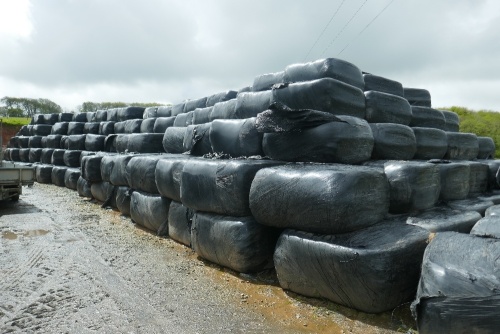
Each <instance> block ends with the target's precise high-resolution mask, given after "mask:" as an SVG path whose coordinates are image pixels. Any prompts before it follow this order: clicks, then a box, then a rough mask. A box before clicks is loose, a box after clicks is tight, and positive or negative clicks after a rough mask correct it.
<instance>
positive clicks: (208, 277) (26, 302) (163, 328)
mask: <svg viewBox="0 0 500 334" xmlns="http://www.w3.org/2000/svg"><path fill="white" fill-rule="evenodd" d="M407 313H408V312H407V307H404V308H403V309H402V310H398V311H396V312H393V313H391V314H382V315H367V314H363V313H359V312H356V311H353V310H350V309H347V308H343V307H339V306H336V305H334V304H331V303H326V302H321V301H318V300H314V299H307V298H303V297H300V296H297V295H295V294H290V293H285V292H284V291H282V290H281V289H280V288H279V287H278V286H277V282H276V279H275V277H274V276H273V274H272V273H267V274H261V275H260V276H259V277H251V276H247V275H239V274H237V273H233V272H231V271H229V270H225V269H224V268H220V267H218V266H215V265H212V264H210V263H207V262H204V261H202V260H201V259H199V258H197V256H196V254H194V253H193V251H192V250H190V249H189V248H187V247H184V246H182V245H179V244H177V243H175V242H174V241H172V240H170V239H163V238H158V237H156V236H154V235H152V234H151V233H149V232H147V231H144V230H141V229H139V228H137V227H136V226H135V225H134V224H132V223H131V221H130V219H129V218H126V217H123V216H121V215H120V213H119V212H115V211H112V210H109V209H101V208H100V206H99V205H98V204H97V203H95V202H91V201H89V200H87V199H83V198H80V197H78V195H77V194H76V192H74V191H72V190H68V189H66V188H58V187H55V186H52V185H41V184H36V185H35V186H34V187H33V188H24V194H23V195H22V197H21V200H20V201H19V202H18V203H12V202H0V333H6V332H7V333H9V332H23V333H26V332H42V333H66V332H67V333H93V332H99V333H103V332H106V333H393V332H395V331H400V332H401V331H403V332H406V331H408V330H409V328H408V326H411V325H412V321H411V320H409V319H408V314H407Z"/></svg>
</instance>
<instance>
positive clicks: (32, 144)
mask: <svg viewBox="0 0 500 334" xmlns="http://www.w3.org/2000/svg"><path fill="white" fill-rule="evenodd" d="M42 139H43V137H42V136H30V137H29V139H28V147H29V148H42Z"/></svg>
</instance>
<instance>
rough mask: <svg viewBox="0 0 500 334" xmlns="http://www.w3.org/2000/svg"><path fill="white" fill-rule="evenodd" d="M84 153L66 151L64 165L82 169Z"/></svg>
mask: <svg viewBox="0 0 500 334" xmlns="http://www.w3.org/2000/svg"><path fill="white" fill-rule="evenodd" d="M81 154H82V151H75V150H66V151H65V152H64V155H63V160H64V164H65V165H66V166H68V167H80V156H81Z"/></svg>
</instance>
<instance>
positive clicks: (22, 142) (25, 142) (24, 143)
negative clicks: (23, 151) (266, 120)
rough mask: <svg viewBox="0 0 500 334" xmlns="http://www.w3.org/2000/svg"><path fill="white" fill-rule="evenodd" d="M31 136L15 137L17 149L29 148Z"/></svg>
mask: <svg viewBox="0 0 500 334" xmlns="http://www.w3.org/2000/svg"><path fill="white" fill-rule="evenodd" d="M30 138H31V136H21V137H17V145H18V148H29V146H30V144H29V143H30Z"/></svg>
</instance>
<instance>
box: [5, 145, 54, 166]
mask: <svg viewBox="0 0 500 334" xmlns="http://www.w3.org/2000/svg"><path fill="white" fill-rule="evenodd" d="M51 156H52V155H51ZM9 157H10V160H11V161H20V160H21V157H20V156H19V149H18V148H11V149H10V151H9ZM48 163H50V161H49V162H48Z"/></svg>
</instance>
